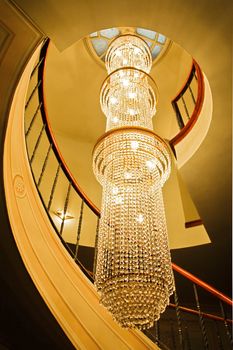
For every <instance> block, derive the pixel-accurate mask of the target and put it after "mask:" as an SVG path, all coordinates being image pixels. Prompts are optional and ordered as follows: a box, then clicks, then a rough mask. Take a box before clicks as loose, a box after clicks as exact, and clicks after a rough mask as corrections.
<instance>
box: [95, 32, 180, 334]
mask: <svg viewBox="0 0 233 350" xmlns="http://www.w3.org/2000/svg"><path fill="white" fill-rule="evenodd" d="M105 65H106V68H107V71H108V74H109V75H108V77H107V78H106V79H105V81H104V83H103V85H102V89H101V94H100V103H101V108H102V111H103V113H104V114H105V115H106V118H107V124H106V133H105V134H104V135H103V136H102V137H101V138H100V139H99V140H98V141H97V143H96V145H95V147H94V150H93V170H94V174H95V176H96V178H97V180H98V181H99V182H100V184H101V185H102V187H103V197H102V206H101V217H100V225H99V236H98V248H97V251H98V254H97V264H96V272H95V285H96V287H97V290H98V292H99V293H100V302H101V303H102V304H103V305H104V306H105V307H106V308H107V309H108V310H109V311H110V312H111V313H112V315H113V317H114V319H115V320H116V321H117V322H118V323H119V324H120V325H121V326H122V327H126V328H132V327H137V328H139V329H147V328H150V327H152V326H153V324H154V322H155V321H156V320H158V319H159V317H160V314H161V313H162V312H163V311H164V310H165V308H166V306H167V305H168V304H169V296H170V295H171V294H172V293H173V291H174V279H173V272H172V267H171V258H170V251H169V246H168V237H167V227H166V219H165V213H164V204H163V196H162V186H163V184H164V183H165V181H166V180H167V179H168V177H169V174H170V170H171V165H170V162H171V161H170V153H169V148H168V146H167V144H166V143H165V142H164V141H163V140H162V139H161V138H160V137H159V136H158V135H156V134H155V133H154V132H153V124H152V117H153V116H154V114H155V106H156V95H155V91H154V90H155V89H154V87H155V84H154V82H153V80H152V78H151V77H150V76H149V75H148V73H149V72H150V69H151V66H152V58H151V53H150V50H149V48H148V46H147V44H146V42H144V41H143V40H142V39H141V38H139V37H137V36H135V35H123V36H120V37H118V38H116V39H115V40H113V41H112V43H111V44H110V46H109V48H108V51H107V53H106V58H105Z"/></svg>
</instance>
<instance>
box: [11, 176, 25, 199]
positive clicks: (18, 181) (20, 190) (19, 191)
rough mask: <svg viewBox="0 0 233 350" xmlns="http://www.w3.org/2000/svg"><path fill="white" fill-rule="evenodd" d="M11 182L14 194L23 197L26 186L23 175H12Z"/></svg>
mask: <svg viewBox="0 0 233 350" xmlns="http://www.w3.org/2000/svg"><path fill="white" fill-rule="evenodd" d="M13 183H14V190H15V194H16V196H17V197H19V198H23V197H24V196H25V194H26V188H25V184H24V180H23V177H22V176H21V175H16V176H15V177H14V180H13Z"/></svg>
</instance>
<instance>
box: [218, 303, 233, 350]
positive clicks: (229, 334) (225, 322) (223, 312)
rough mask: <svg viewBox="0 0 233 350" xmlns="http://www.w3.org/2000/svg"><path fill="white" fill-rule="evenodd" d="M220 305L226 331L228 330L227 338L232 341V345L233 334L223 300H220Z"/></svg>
mask: <svg viewBox="0 0 233 350" xmlns="http://www.w3.org/2000/svg"><path fill="white" fill-rule="evenodd" d="M219 304H220V308H221V314H222V317H223V318H224V326H225V329H226V333H227V337H228V339H229V341H230V344H231V345H232V344H233V343H232V335H231V332H230V331H229V327H228V323H227V317H226V313H225V310H224V306H223V303H222V301H221V300H219Z"/></svg>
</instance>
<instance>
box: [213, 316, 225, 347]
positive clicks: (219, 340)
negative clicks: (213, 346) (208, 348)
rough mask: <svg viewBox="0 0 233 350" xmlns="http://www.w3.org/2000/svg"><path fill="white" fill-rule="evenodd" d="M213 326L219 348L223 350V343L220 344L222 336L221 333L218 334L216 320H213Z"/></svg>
mask: <svg viewBox="0 0 233 350" xmlns="http://www.w3.org/2000/svg"><path fill="white" fill-rule="evenodd" d="M215 328H216V334H217V339H218V346H219V349H220V350H224V348H223V344H222V338H221V334H220V331H219V326H218V322H217V321H215Z"/></svg>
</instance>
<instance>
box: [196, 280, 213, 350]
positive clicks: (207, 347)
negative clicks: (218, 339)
mask: <svg viewBox="0 0 233 350" xmlns="http://www.w3.org/2000/svg"><path fill="white" fill-rule="evenodd" d="M193 289H194V295H195V300H196V306H197V311H198V315H199V323H200V328H201V333H202V340H203V344H204V347H205V349H209V344H208V339H207V334H206V329H205V322H204V318H203V316H202V313H201V308H200V304H199V298H198V294H197V287H196V284H195V283H194V284H193Z"/></svg>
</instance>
